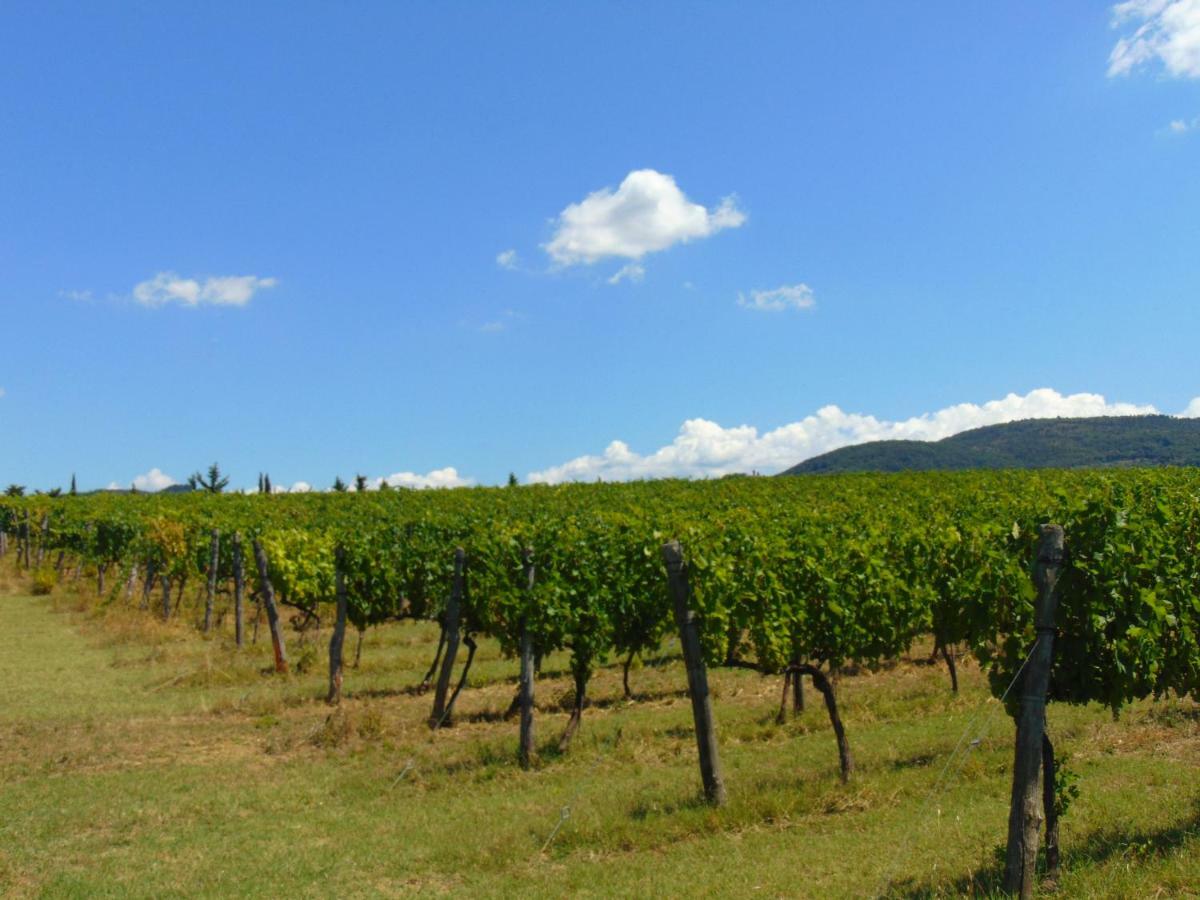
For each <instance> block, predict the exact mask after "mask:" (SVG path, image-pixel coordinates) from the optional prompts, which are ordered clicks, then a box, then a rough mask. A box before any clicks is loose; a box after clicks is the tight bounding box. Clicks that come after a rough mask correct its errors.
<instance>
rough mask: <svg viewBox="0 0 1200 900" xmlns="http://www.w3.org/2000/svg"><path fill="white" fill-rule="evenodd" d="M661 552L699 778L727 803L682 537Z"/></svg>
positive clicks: (712, 797) (709, 794) (707, 791)
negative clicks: (693, 730)
mask: <svg viewBox="0 0 1200 900" xmlns="http://www.w3.org/2000/svg"><path fill="white" fill-rule="evenodd" d="M662 554H663V560H664V561H665V562H666V564H667V582H668V585H669V587H670V590H671V600H672V602H673V603H674V605H675V624H676V625H678V626H679V640H680V643H681V644H682V645H683V659H684V662H685V664H686V665H687V676H688V693H689V694H690V695H691V698H692V718H693V720H694V721H695V723H696V745H697V748H698V749H699V751H700V778H701V779H702V780H703V782H704V796H705V797H706V798H708V802H709V803H712V804H713V805H714V806H721V805H723V804H724V803H725V780H724V778H722V776H721V756H720V753H719V751H718V748H717V732H716V726H715V723H714V722H713V711H712V698H711V697H710V696H709V693H708V673H707V671H706V670H705V668H704V656H703V654H702V653H701V652H700V628H699V626H698V625H697V623H696V615H695V613H693V612H692V610H691V588H690V586H689V585H688V580H687V564H686V563H685V562H684V559H683V548H682V547H681V546H680V545H679V541H670V542H669V543H666V544H663V548H662Z"/></svg>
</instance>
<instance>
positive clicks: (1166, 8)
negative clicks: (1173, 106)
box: [1108, 0, 1200, 78]
mask: <svg viewBox="0 0 1200 900" xmlns="http://www.w3.org/2000/svg"><path fill="white" fill-rule="evenodd" d="M1112 16H1113V27H1114V28H1129V27H1131V26H1132V27H1133V31H1132V32H1131V33H1127V34H1125V35H1124V36H1123V37H1121V39H1120V40H1118V41H1117V44H1116V46H1115V47H1113V49H1112V53H1111V54H1109V57H1108V74H1109V76H1110V77H1112V76H1116V75H1128V74H1129V73H1130V72H1132V71H1133V70H1134V69H1136V68H1139V67H1140V66H1143V65H1146V64H1148V63H1151V62H1153V61H1154V60H1158V61H1159V62H1161V63H1162V65H1163V68H1164V69H1165V70H1166V72H1167V74H1169V75H1172V76H1174V77H1176V78H1200V0H1127V2H1124V3H1118V4H1116V5H1115V6H1113V8H1112Z"/></svg>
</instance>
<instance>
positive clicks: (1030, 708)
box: [1004, 525, 1065, 900]
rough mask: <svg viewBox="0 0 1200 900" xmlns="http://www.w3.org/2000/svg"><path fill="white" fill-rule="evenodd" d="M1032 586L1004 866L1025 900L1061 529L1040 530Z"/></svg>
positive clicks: (1029, 888)
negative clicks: (1030, 638)
mask: <svg viewBox="0 0 1200 900" xmlns="http://www.w3.org/2000/svg"><path fill="white" fill-rule="evenodd" d="M1039 535H1040V536H1039V540H1038V550H1037V562H1036V563H1034V567H1033V581H1034V584H1035V585H1036V586H1037V590H1038V598H1037V609H1036V612H1035V614H1034V624H1035V626H1036V628H1037V639H1036V641H1035V642H1034V646H1033V650H1031V651H1030V654H1029V660H1028V662H1026V664H1025V672H1024V673H1023V674H1022V676H1021V683H1020V688H1021V695H1020V697H1021V709H1020V712H1019V713H1018V717H1017V743H1016V753H1015V757H1014V759H1013V786H1012V800H1011V806H1010V807H1009V813H1008V852H1007V854H1006V856H1005V861H1004V889H1005V890H1006V891H1008V892H1009V893H1012V894H1019V895H1020V896H1021V897H1022V900H1024V898H1029V897H1032V896H1033V891H1034V887H1035V886H1036V874H1035V866H1036V863H1037V848H1038V831H1039V830H1040V829H1041V826H1042V811H1041V806H1042V797H1041V794H1040V792H1039V790H1038V779H1039V776H1040V775H1041V773H1042V739H1043V736H1044V735H1045V730H1046V690H1047V687H1048V686H1049V683H1050V663H1051V659H1052V657H1053V655H1054V615H1055V612H1056V611H1057V608H1058V598H1057V597H1056V596H1055V593H1054V587H1055V585H1056V584H1057V583H1058V575H1059V572H1060V571H1061V569H1062V565H1063V551H1064V544H1065V541H1064V535H1063V529H1062V526H1061V525H1043V526H1041V528H1040V529H1039Z"/></svg>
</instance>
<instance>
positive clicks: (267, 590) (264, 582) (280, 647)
mask: <svg viewBox="0 0 1200 900" xmlns="http://www.w3.org/2000/svg"><path fill="white" fill-rule="evenodd" d="M254 562H255V565H257V566H258V584H259V587H260V588H261V593H262V603H263V606H265V607H266V609H267V624H268V625H270V627H271V645H272V646H273V647H274V649H275V671H276V672H280V673H283V674H286V673H287V670H288V661H287V648H286V647H285V646H284V643H283V623H282V622H280V621H279V609H278V608H277V607H276V606H275V588H274V587H273V586H272V584H271V575H270V573H269V571H268V569H267V554H266V553H265V552H264V551H263V548H262V544H260V543H259V542H258V541H255V542H254Z"/></svg>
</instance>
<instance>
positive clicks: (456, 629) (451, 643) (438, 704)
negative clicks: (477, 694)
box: [429, 547, 467, 728]
mask: <svg viewBox="0 0 1200 900" xmlns="http://www.w3.org/2000/svg"><path fill="white" fill-rule="evenodd" d="M466 562H467V553H466V551H465V550H463V548H462V547H456V548H455V549H454V580H453V581H452V582H450V599H449V600H447V601H446V621H445V623H444V626H443V628H444V633H443V636H444V637H445V641H446V655H445V656H444V657H442V668H441V670H440V671H439V672H438V680H437V688H436V690H435V691H434V692H433V712H432V713H430V715H429V727H430V728H439V727H441V726H442V725H443V724H444V723H443V721H442V720H443V719H445V718H446V693H447V692H448V691H449V690H450V678H451V676H452V675H453V674H454V662H455V658H456V657H457V656H458V642H459V640H460V638H461V634H460V622H461V620H462V598H463V571H464V568H465V567H466Z"/></svg>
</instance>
